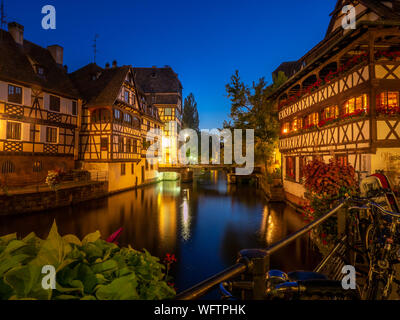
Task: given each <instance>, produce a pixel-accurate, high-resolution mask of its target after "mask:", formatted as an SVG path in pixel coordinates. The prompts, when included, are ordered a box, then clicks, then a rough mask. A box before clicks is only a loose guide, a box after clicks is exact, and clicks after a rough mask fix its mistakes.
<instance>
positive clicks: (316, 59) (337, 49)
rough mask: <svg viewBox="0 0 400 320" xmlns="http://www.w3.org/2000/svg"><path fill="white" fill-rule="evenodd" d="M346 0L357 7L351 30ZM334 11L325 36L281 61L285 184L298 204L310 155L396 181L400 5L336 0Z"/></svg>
mask: <svg viewBox="0 0 400 320" xmlns="http://www.w3.org/2000/svg"><path fill="white" fill-rule="evenodd" d="M345 5H353V6H354V8H355V13H356V28H355V29H345V28H343V24H342V21H343V19H346V17H345V13H343V12H342V8H343V7H344V6H345ZM331 16H332V18H331V21H330V24H329V28H328V31H327V33H326V36H325V38H324V39H323V41H321V42H320V43H319V44H317V45H316V46H315V47H314V48H313V49H311V50H310V51H309V52H308V53H307V54H306V55H305V56H303V57H302V58H301V59H300V60H298V61H295V62H292V63H286V64H285V65H282V66H281V67H280V68H281V69H285V70H288V71H287V77H288V78H289V79H288V80H287V81H286V83H284V84H283V85H282V86H281V87H280V88H279V89H278V90H277V91H276V92H275V93H274V95H273V98H274V99H275V101H276V107H277V108H278V110H279V120H280V123H281V137H280V142H279V148H280V152H281V153H282V168H283V170H282V173H283V182H284V187H285V191H286V195H287V199H288V200H289V201H292V202H297V203H298V202H301V199H302V198H303V197H304V192H305V190H304V187H303V185H302V181H303V168H304V166H305V164H306V162H307V161H308V160H311V159H313V158H315V157H319V158H321V159H324V161H329V159H332V158H333V157H334V158H336V159H338V160H339V161H343V162H348V163H350V164H351V165H353V166H354V167H355V169H356V171H357V173H358V175H359V176H360V178H361V177H363V175H366V174H370V173H374V172H375V171H376V170H385V171H386V172H388V174H389V175H390V176H391V178H392V179H393V180H395V181H396V183H397V184H398V182H399V176H400V101H399V91H400V29H399V26H400V3H399V1H372V0H359V1H344V0H339V1H338V2H337V4H336V7H335V10H334V12H333V13H332V14H331ZM346 21H348V20H347V19H346ZM345 25H346V24H345ZM278 71H279V70H278ZM280 71H284V70H280Z"/></svg>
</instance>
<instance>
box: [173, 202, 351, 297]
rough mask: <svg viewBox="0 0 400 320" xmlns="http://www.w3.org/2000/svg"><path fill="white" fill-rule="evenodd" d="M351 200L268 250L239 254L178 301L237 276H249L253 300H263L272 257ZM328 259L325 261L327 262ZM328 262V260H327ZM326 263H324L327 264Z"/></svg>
mask: <svg viewBox="0 0 400 320" xmlns="http://www.w3.org/2000/svg"><path fill="white" fill-rule="evenodd" d="M348 200H349V199H345V200H344V201H343V202H342V203H341V204H340V205H338V206H337V207H336V208H334V209H332V210H331V211H329V212H328V213H326V214H325V215H323V216H321V217H320V218H318V219H316V220H315V221H313V222H312V223H310V224H308V225H306V226H305V227H303V228H302V229H300V230H298V231H297V232H295V233H294V234H292V235H290V236H288V237H286V238H285V239H283V240H281V241H278V242H276V243H274V244H273V245H271V246H270V247H268V248H267V249H250V250H248V249H246V250H242V251H240V253H239V259H238V261H237V263H236V264H235V265H233V266H231V267H229V268H227V269H225V270H224V271H222V272H220V273H218V274H216V275H214V276H212V277H211V278H209V279H207V280H205V281H203V282H201V283H199V284H197V285H195V286H193V287H192V288H190V289H187V290H185V291H183V292H182V293H180V294H178V295H177V296H176V299H178V300H194V299H198V298H200V297H202V296H203V295H205V294H207V293H208V292H209V291H211V290H212V289H213V288H214V287H215V286H217V285H218V284H219V283H221V282H224V281H228V280H230V279H233V278H235V277H237V276H240V275H244V274H247V275H249V276H250V277H251V278H252V286H251V289H252V294H253V299H255V300H261V299H263V297H264V294H265V291H266V283H265V275H266V273H267V271H268V270H269V266H270V256H271V255H272V254H273V253H276V252H277V251H279V250H280V249H282V248H284V247H286V246H287V245H289V244H290V243H292V242H293V241H295V240H297V239H299V238H300V237H302V236H304V235H305V234H307V233H308V232H309V231H311V230H312V229H314V228H316V227H317V226H319V225H320V224H322V223H324V222H325V221H326V220H327V219H329V218H330V217H332V216H333V215H335V214H336V213H338V212H339V211H340V210H341V209H342V208H344V206H345V205H346V203H347V201H348ZM332 254H333V253H332ZM325 260H326V259H324V261H325ZM326 261H327V260H326ZM326 261H325V262H324V263H326Z"/></svg>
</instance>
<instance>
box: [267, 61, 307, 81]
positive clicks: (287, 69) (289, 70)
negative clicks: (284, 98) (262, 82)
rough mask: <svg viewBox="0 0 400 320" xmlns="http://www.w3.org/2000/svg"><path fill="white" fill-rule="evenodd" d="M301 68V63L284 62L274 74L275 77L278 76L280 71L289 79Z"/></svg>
mask: <svg viewBox="0 0 400 320" xmlns="http://www.w3.org/2000/svg"><path fill="white" fill-rule="evenodd" d="M300 68H301V62H300V61H289V62H282V63H281V65H280V66H279V67H278V68H277V69H276V70H275V71H274V72H272V74H273V75H275V76H276V75H278V73H279V72H280V71H282V72H283V73H284V74H285V75H286V77H287V78H290V77H291V76H293V75H294V74H295V73H296V72H297V71H299V70H300Z"/></svg>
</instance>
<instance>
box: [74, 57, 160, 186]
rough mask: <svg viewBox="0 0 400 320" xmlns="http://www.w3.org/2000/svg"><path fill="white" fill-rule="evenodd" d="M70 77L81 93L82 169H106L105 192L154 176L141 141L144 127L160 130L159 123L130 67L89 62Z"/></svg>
mask: <svg viewBox="0 0 400 320" xmlns="http://www.w3.org/2000/svg"><path fill="white" fill-rule="evenodd" d="M71 78H72V79H73V81H74V83H75V84H76V86H77V87H78V89H79V91H80V93H81V95H82V97H83V107H82V129H81V133H80V150H79V159H80V161H81V162H82V168H83V169H85V170H88V171H91V172H93V173H94V174H97V173H101V174H105V175H106V176H107V178H108V183H109V192H117V191H121V190H125V189H130V188H134V187H137V186H140V185H144V184H147V183H150V182H154V181H157V180H158V177H159V176H158V172H157V169H158V164H157V163H156V159H152V160H151V161H149V162H148V161H146V158H145V157H146V153H145V151H146V148H145V142H146V143H147V141H146V136H147V132H148V131H149V130H151V129H152V128H155V129H157V128H158V129H160V128H161V126H162V122H161V120H160V118H159V116H158V113H157V109H156V108H155V107H154V106H151V105H149V104H148V103H147V101H146V98H145V96H144V94H143V92H142V91H141V89H140V88H139V86H138V85H137V84H136V80H135V74H134V70H133V69H132V67H130V66H122V67H117V66H116V63H113V66H112V67H111V68H110V67H106V68H105V69H103V68H101V67H99V66H97V65H96V64H89V65H87V66H85V67H83V68H81V69H79V70H77V71H75V72H74V73H72V74H71ZM150 143H151V142H150Z"/></svg>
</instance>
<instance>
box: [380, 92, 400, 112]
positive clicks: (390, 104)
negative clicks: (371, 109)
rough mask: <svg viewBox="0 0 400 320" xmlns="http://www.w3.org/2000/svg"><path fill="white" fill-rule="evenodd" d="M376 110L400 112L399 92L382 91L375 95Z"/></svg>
mask: <svg viewBox="0 0 400 320" xmlns="http://www.w3.org/2000/svg"><path fill="white" fill-rule="evenodd" d="M376 111H377V112H378V113H382V114H396V113H400V103H399V92H398V91H384V92H381V93H380V94H378V95H377V98H376Z"/></svg>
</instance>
